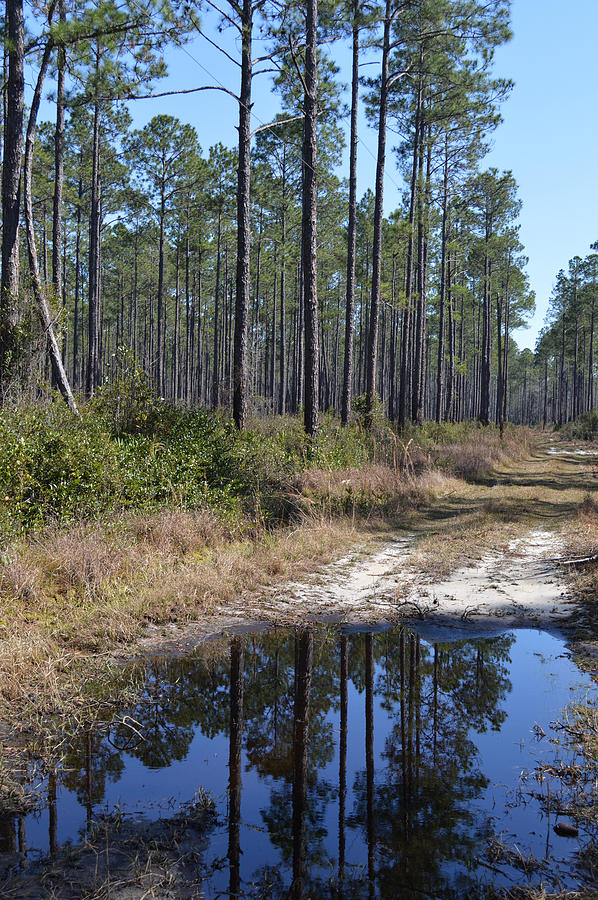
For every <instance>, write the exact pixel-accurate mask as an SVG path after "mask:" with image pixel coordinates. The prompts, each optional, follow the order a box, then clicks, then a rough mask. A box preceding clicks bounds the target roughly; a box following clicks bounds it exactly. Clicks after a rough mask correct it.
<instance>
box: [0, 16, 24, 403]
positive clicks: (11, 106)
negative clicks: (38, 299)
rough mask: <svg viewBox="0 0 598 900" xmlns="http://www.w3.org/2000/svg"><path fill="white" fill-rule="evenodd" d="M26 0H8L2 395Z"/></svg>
mask: <svg viewBox="0 0 598 900" xmlns="http://www.w3.org/2000/svg"><path fill="white" fill-rule="evenodd" d="M24 30H25V25H24V18H23V0H6V38H7V42H8V43H9V50H8V81H7V84H6V95H5V96H6V107H5V111H6V113H5V120H4V148H3V156H2V274H1V277H0V397H1V396H3V395H4V393H5V391H6V388H7V386H8V384H7V382H8V376H9V370H10V368H11V367H12V365H13V363H14V360H13V351H14V329H15V327H16V324H17V308H18V296H19V217H20V207H21V166H22V157H23V110H24V91H25V79H24V74H23V59H24Z"/></svg>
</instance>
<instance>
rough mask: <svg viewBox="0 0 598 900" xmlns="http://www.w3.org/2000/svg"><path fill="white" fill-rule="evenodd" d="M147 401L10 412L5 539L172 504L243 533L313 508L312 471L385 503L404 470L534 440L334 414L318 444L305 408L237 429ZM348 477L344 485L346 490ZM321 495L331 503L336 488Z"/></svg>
mask: <svg viewBox="0 0 598 900" xmlns="http://www.w3.org/2000/svg"><path fill="white" fill-rule="evenodd" d="M144 403H145V406H142V409H144V410H145V412H143V414H142V412H141V410H140V409H139V408H137V407H134V409H135V410H136V414H135V416H133V415H132V413H131V412H129V414H128V415H127V416H124V414H123V411H122V409H121V405H122V400H121V398H114V397H111V396H110V395H109V396H104V395H102V394H100V396H99V398H98V399H97V400H95V401H94V402H93V403H91V404H89V405H87V406H84V407H83V409H82V416H81V419H80V420H78V419H76V418H74V417H73V416H72V415H71V414H70V413H69V411H68V410H67V409H66V408H65V407H64V405H63V404H61V403H54V404H50V405H47V406H43V407H32V406H30V407H26V408H20V409H16V410H7V409H5V410H3V411H2V412H1V413H0V539H2V540H3V542H7V541H8V540H10V539H11V538H14V537H16V536H18V535H22V534H25V533H31V532H32V531H38V530H39V529H40V528H44V527H47V526H48V525H54V526H64V525H72V524H73V523H77V522H81V521H86V520H93V519H97V518H99V517H102V518H104V517H106V516H109V517H114V516H118V515H121V514H122V513H123V512H126V511H130V512H141V511H142V512H146V513H151V512H153V511H156V510H160V509H164V508H167V507H171V508H172V507H174V508H178V509H185V510H206V509H210V510H215V511H216V512H217V514H218V516H219V518H220V519H221V520H222V521H223V522H224V523H226V525H227V527H228V528H229V529H232V530H236V531H237V532H238V533H241V532H243V531H246V529H247V528H253V527H255V525H256V523H257V524H259V525H260V526H262V525H266V526H268V525H270V524H276V523H278V522H280V521H281V520H283V521H285V520H286V521H288V520H289V519H290V518H292V516H293V513H296V512H297V511H300V512H305V503H303V502H299V503H297V500H298V497H297V487H298V486H299V488H300V490H301V485H302V484H303V483H306V484H308V483H310V477H311V479H312V481H314V482H317V483H318V484H319V485H320V486H321V487H322V486H324V488H325V483H326V479H328V478H330V480H331V481H332V482H334V485H335V487H334V494H335V506H336V507H338V506H340V508H341V511H342V510H343V509H345V508H347V507H352V506H353V505H354V504H355V503H357V505H358V506H363V504H364V502H365V503H366V504H367V503H368V502H370V501H371V499H373V500H374V502H378V500H379V499H380V498H382V500H383V502H386V500H387V499H388V495H389V494H393V493H394V492H395V491H396V487H397V477H398V476H400V477H401V478H402V477H404V476H410V475H414V474H421V473H422V472H423V471H426V470H430V469H440V470H441V471H442V472H444V473H446V474H448V475H453V476H456V477H459V478H465V479H475V478H479V477H482V476H484V475H487V474H488V472H489V471H490V470H491V469H492V467H493V466H494V465H496V464H497V462H499V461H500V459H502V458H504V457H505V456H509V457H514V456H517V455H521V454H522V453H524V452H526V451H527V449H528V448H529V433H528V432H526V430H525V429H512V430H507V432H506V436H505V438H504V439H503V440H501V438H500V436H499V434H498V431H497V430H495V429H492V428H490V429H482V428H480V427H479V426H477V425H475V424H471V423H469V424H463V425H443V426H431V425H426V426H424V427H423V428H422V429H418V430H413V431H410V432H407V433H405V434H403V435H401V436H399V435H397V434H396V432H395V431H393V429H392V428H391V427H390V426H389V425H388V424H387V423H384V422H381V423H379V424H378V425H377V427H376V429H375V431H374V432H373V433H369V432H367V431H366V430H364V429H363V428H362V427H361V425H360V424H359V422H356V423H355V424H353V425H351V426H350V427H349V428H342V427H341V426H340V423H339V421H338V420H337V419H334V418H332V417H323V418H322V424H321V428H320V432H319V435H318V439H317V441H316V442H312V441H310V439H309V438H308V437H307V436H306V435H305V433H304V431H303V427H302V423H301V421H300V419H299V418H298V417H295V418H292V417H286V418H284V419H282V418H276V419H265V420H256V421H254V422H252V423H251V424H250V427H249V428H247V429H246V430H245V431H244V432H242V433H239V432H237V431H236V430H235V428H234V426H233V424H232V422H231V420H230V419H228V418H227V417H225V416H224V415H221V414H214V413H208V412H206V411H204V410H198V409H189V408H186V407H174V406H171V405H167V404H161V403H159V402H157V401H154V400H144ZM368 467H373V468H372V469H371V470H370V471H369V474H367V475H365V476H364V472H366V471H367V470H368ZM385 470H389V471H385ZM306 473H310V475H309V476H308V475H306ZM340 473H342V474H340ZM339 485H344V486H345V487H346V491H345V494H346V496H345V497H344V498H342V499H341V498H340V494H341V493H342V491H340V489H339ZM320 495H321V499H322V500H323V501H324V502H328V501H329V500H330V491H329V490H328V489H327V488H325V489H323V490H321V491H320ZM309 499H310V501H312V502H313V501H314V491H313V489H311V488H310V491H309Z"/></svg>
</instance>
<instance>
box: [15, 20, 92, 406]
mask: <svg viewBox="0 0 598 900" xmlns="http://www.w3.org/2000/svg"><path fill="white" fill-rule="evenodd" d="M53 9H54V5H51V6H50V9H49V12H48V19H49V21H51V17H52V12H53ZM51 51H52V42H51V40H49V41H48V43H47V44H46V46H45V49H44V54H43V57H42V61H41V64H40V69H39V74H38V76H37V83H36V85H35V91H34V93H33V99H32V101H31V110H30V113H29V122H28V125H27V137H26V141H25V168H24V176H25V177H24V184H23V194H24V200H25V225H26V230H27V248H28V252H29V271H30V274H31V283H32V287H33V296H34V299H35V304H36V306H37V310H38V313H39V317H40V319H41V323H42V328H43V329H44V331H45V333H46V335H47V339H48V346H49V351H50V359H51V362H52V370H53V373H54V378H55V379H56V383H57V385H58V388H59V390H60V393H61V394H62V396H63V397H64V399H65V401H66V403H67V404H68V406H69V408H70V409H71V410H72V412H73V413H75V415H79V412H78V410H77V405H76V403H75V400H74V398H73V395H72V392H71V387H70V384H69V381H68V378H67V376H66V372H65V371H64V366H63V364H62V357H61V354H60V348H59V346H58V341H57V340H56V335H55V333H54V324H53V322H52V316H51V313H50V309H49V306H48V302H47V300H46V297H45V294H44V288H43V285H42V282H41V278H40V274H39V266H38V261H37V249H36V245H35V228H34V222H33V201H32V173H33V147H34V144H35V127H36V122H37V114H38V111H39V104H40V100H41V95H42V90H43V86H44V80H45V77H46V71H47V68H48V63H49V61H50V54H51Z"/></svg>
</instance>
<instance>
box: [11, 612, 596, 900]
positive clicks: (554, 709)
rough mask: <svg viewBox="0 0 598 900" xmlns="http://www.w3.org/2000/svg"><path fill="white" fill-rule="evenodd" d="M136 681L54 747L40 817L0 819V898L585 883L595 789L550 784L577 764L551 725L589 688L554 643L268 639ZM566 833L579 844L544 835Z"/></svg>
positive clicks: (418, 637) (353, 894) (360, 893)
mask: <svg viewBox="0 0 598 900" xmlns="http://www.w3.org/2000/svg"><path fill="white" fill-rule="evenodd" d="M446 634H450V635H451V636H452V637H453V638H455V637H458V638H460V640H451V641H448V640H447V639H446ZM142 675H143V679H144V685H145V687H144V689H143V696H142V697H141V699H140V700H139V702H137V703H135V705H133V706H131V707H130V708H128V709H123V710H122V711H121V713H120V714H119V715H118V716H113V718H112V719H111V721H100V720H97V721H95V722H90V723H88V725H87V726H86V728H85V729H84V730H83V731H82V732H81V733H79V734H77V736H76V737H75V738H74V739H70V740H69V739H68V736H66V739H65V745H64V747H65V751H64V756H63V758H62V760H61V762H60V764H59V765H57V766H56V767H54V768H52V770H51V771H50V772H46V774H45V777H44V779H43V781H42V782H41V783H38V784H37V788H38V791H39V803H38V806H37V808H36V809H35V810H34V811H33V812H31V813H30V814H29V815H27V816H22V817H17V816H10V815H6V814H5V815H4V818H3V820H2V824H1V836H0V852H1V854H2V861H3V867H4V876H3V880H2V881H0V895H2V896H6V897H19V898H24V900H25V898H33V897H50V896H52V897H57V898H75V897H84V896H89V895H92V896H102V897H104V896H106V897H107V896H110V897H111V898H112V900H132V898H141V897H146V896H152V897H162V898H166V897H177V898H179V897H198V898H199V897H202V898H217V897H229V898H233V897H235V898H237V897H251V898H258V897H259V898H283V897H284V898H286V897H289V896H293V897H304V898H316V897H317V898H325V897H330V898H332V897H335V898H336V897H340V896H342V897H347V898H361V897H372V898H374V897H375V898H389V900H390V898H396V897H399V896H400V897H407V898H410V897H422V896H425V897H457V896H458V897H467V896H471V897H479V896H482V895H483V891H484V890H485V888H486V887H487V886H488V885H493V886H494V887H501V886H504V887H513V885H525V884H528V883H529V884H539V883H543V884H544V885H545V886H547V887H550V888H553V889H557V888H558V889H560V888H563V887H574V886H577V885H583V884H590V883H591V879H592V877H593V876H592V865H591V860H592V859H595V853H596V849H595V848H596V833H595V828H594V826H592V825H591V824H588V822H587V821H586V820H585V819H583V818H576V816H575V815H574V809H575V808H577V807H575V808H574V807H573V806H572V792H573V793H575V794H576V797H577V800H578V801H579V800H580V798H581V799H584V797H586V795H588V797H589V796H590V795H591V792H592V790H593V789H595V788H594V787H593V785H592V783H591V781H590V782H589V783H588V782H586V781H585V780H583V779H575V778H573V776H571V778H570V779H569V780H567V779H566V778H564V777H563V776H562V773H563V772H569V773H571V772H574V771H577V769H576V768H575V767H576V766H577V765H578V763H579V759H577V758H576V756H575V753H574V752H573V751H571V750H570V749H568V748H567V746H565V745H564V744H563V742H562V732H561V731H560V730H559V728H558V727H556V726H555V725H554V724H553V723H555V722H556V721H557V719H559V717H561V716H562V713H563V709H564V708H565V707H567V706H569V705H570V704H572V703H574V702H575V701H581V702H587V701H588V697H589V696H593V687H592V683H591V681H590V678H589V676H587V675H585V674H582V673H581V672H579V671H578V670H577V669H576V668H575V666H574V665H573V663H572V662H571V660H570V659H569V657H568V656H567V653H566V650H565V644H564V639H563V638H562V637H560V636H559V635H558V634H555V633H548V632H546V631H538V630H530V629H520V630H509V631H506V632H504V633H502V634H499V635H494V636H492V637H476V638H474V637H471V636H470V633H469V632H468V630H467V625H466V624H465V623H463V624H462V626H461V631H458V630H457V629H456V628H455V627H454V626H453V628H452V629H450V630H448V631H443V629H442V628H438V627H437V626H428V625H427V624H426V623H425V622H423V623H422V624H421V626H418V627H417V630H413V629H409V628H407V627H402V626H401V627H394V628H389V629H387V630H382V629H380V630H378V631H375V632H374V631H371V630H370V631H367V630H363V627H362V626H355V627H354V628H351V629H346V630H345V631H342V630H337V629H332V628H322V627H318V628H313V629H312V628H301V629H296V630H291V629H272V630H270V631H268V632H264V633H261V634H252V635H244V636H235V637H232V638H229V639H225V640H221V641H219V642H216V643H212V644H210V645H208V646H206V647H204V648H203V649H200V650H198V651H196V652H194V653H192V654H191V655H189V656H187V657H185V658H178V659H172V658H170V659H165V660H159V659H157V660H154V661H152V662H151V663H149V664H145V666H144V669H143V672H142ZM559 773H560V775H559ZM522 774H523V775H524V777H523V778H522ZM525 776H527V777H525ZM586 799H587V797H586ZM562 822H566V823H568V824H569V825H572V826H573V827H574V828H575V829H576V830H577V832H578V834H577V836H576V837H573V838H570V837H569V838H567V837H561V836H559V835H557V834H556V833H555V831H554V827H555V825H557V824H558V823H562ZM588 860H590V862H588ZM15 878H16V881H15V880H14V879H15ZM4 879H8V880H4ZM11 879H12V880H11ZM94 891H95V892H96V893H93V892H94Z"/></svg>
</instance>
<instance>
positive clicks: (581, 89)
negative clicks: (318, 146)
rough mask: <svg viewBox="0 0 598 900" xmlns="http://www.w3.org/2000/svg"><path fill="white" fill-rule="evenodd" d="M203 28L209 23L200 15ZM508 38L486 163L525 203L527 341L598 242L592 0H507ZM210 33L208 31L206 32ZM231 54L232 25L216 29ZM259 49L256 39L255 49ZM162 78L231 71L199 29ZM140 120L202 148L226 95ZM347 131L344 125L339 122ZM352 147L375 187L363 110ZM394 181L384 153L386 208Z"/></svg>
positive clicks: (342, 53) (182, 101) (393, 198)
mask: <svg viewBox="0 0 598 900" xmlns="http://www.w3.org/2000/svg"><path fill="white" fill-rule="evenodd" d="M203 21H204V24H205V25H208V24H210V25H212V24H213V25H215V20H210V17H209V16H206V15H205V14H204V15H203ZM512 23H513V31H514V37H513V40H512V41H511V42H510V43H509V44H508V45H505V46H504V47H501V48H499V50H498V51H497V55H496V67H495V71H496V74H497V75H501V76H504V77H509V78H511V79H513V80H514V81H515V88H514V90H513V93H512V95H511V97H510V98H509V100H508V101H507V102H506V103H505V104H504V106H503V109H502V114H503V118H504V121H503V123H502V124H501V126H500V127H499V129H498V131H497V132H496V134H495V135H494V139H493V148H492V150H491V152H490V154H489V156H488V159H487V165H492V166H496V167H497V168H499V169H511V170H512V172H513V174H514V176H515V178H516V180H517V182H518V183H519V188H520V197H521V199H522V200H523V209H522V213H521V239H522V243H523V244H524V245H525V248H526V252H527V255H528V257H529V265H528V273H529V277H530V283H531V287H532V289H533V290H534V291H535V293H536V304H537V311H536V314H535V316H534V318H533V319H532V320H531V322H530V327H529V328H528V329H525V330H522V331H520V332H519V333H518V334H517V335H516V338H517V340H518V343H519V344H520V346H528V347H533V346H534V344H535V340H536V336H537V333H538V331H539V329H540V328H541V327H542V323H543V321H544V316H545V313H546V307H547V303H548V299H549V297H550V293H551V290H552V286H553V283H554V280H555V276H556V273H557V271H558V270H559V269H560V268H564V267H566V265H567V262H568V260H569V259H570V258H571V257H572V256H574V255H576V254H579V255H580V256H584V255H585V254H587V253H588V252H589V249H590V244H591V243H592V242H593V241H595V240H598V216H597V210H598V172H597V165H598V154H597V148H598V115H597V108H598V63H597V61H596V59H597V58H596V41H597V39H598V0H569V2H568V3H564V2H563V0H513V2H512ZM214 32H215V29H214V31H211V33H214ZM218 37H219V40H224V41H225V42H226V45H227V46H228V48H229V49H230V50H231V51H232V52H233V54H234V55H237V54H236V51H235V36H234V32H232V31H230V30H229V31H228V32H225V33H224V34H223V35H220V36H218ZM258 52H259V44H256V47H255V55H257V54H258ZM334 55H335V60H336V62H337V63H338V65H339V66H340V68H341V72H340V76H339V77H340V79H341V80H343V81H345V82H347V83H348V81H349V78H350V53H349V47H348V44H347V46H346V47H345V48H342V47H338V48H335V54H334ZM167 62H168V65H169V71H170V74H169V77H168V78H167V79H166V80H164V81H161V82H160V83H159V85H158V86H157V88H156V89H157V90H168V89H180V88H183V87H196V86H198V85H202V84H210V83H214V82H218V83H221V84H223V85H224V86H226V87H228V88H230V89H231V90H235V91H236V90H237V89H238V80H239V74H238V69H237V68H236V67H235V66H234V65H233V64H232V63H230V62H228V61H227V60H226V59H224V58H223V57H222V55H221V54H220V53H219V52H218V51H217V50H216V49H214V48H213V47H211V46H210V45H209V44H208V43H207V42H206V41H204V40H203V39H202V38H200V37H199V36H196V37H195V39H194V40H193V41H192V42H190V43H189V44H188V45H187V46H186V47H185V48H184V49H177V50H172V51H170V52H169V55H168V58H167ZM254 100H255V103H254V109H253V112H254V117H255V126H257V125H259V124H261V123H264V122H268V121H270V120H271V119H272V118H273V116H274V115H275V114H276V112H277V111H278V109H279V100H278V97H277V96H276V95H275V94H273V93H272V92H271V89H270V78H269V76H268V75H264V76H261V77H259V78H257V79H255V82H254ZM131 112H132V113H133V116H134V120H135V124H136V126H137V127H141V126H142V125H143V124H144V123H145V122H146V121H148V120H149V119H150V118H151V117H152V116H153V115H156V114H157V113H159V112H167V113H170V114H172V115H175V116H178V117H179V118H180V119H181V120H183V121H186V122H190V123H191V124H192V125H194V126H195V128H196V130H197V132H198V135H199V139H200V142H201V144H202V147H203V148H204V151H207V149H208V148H209V147H210V145H212V144H214V143H216V142H217V141H222V142H223V143H224V144H227V145H232V144H233V143H235V142H236V129H235V123H236V120H237V110H236V104H235V102H234V100H232V99H231V98H229V97H227V96H226V95H225V94H223V93H221V92H210V91H205V92H201V93H198V94H190V95H186V96H183V97H169V98H165V99H162V100H158V99H156V100H148V101H138V102H137V103H135V104H132V106H131ZM345 125H346V127H347V130H348V122H346V123H345ZM360 137H361V144H360V147H359V184H358V188H359V191H360V193H362V192H363V191H364V190H366V189H367V188H368V187H372V186H373V181H374V169H375V158H374V156H375V149H376V133H375V131H374V130H372V129H370V128H369V127H368V125H367V123H366V122H365V118H364V116H363V115H362V117H361V122H360ZM401 184H402V182H401V178H400V176H399V175H398V173H397V172H396V171H395V169H394V159H393V158H392V156H391V155H390V154H389V160H388V165H387V178H386V184H385V208H386V211H387V212H388V211H390V210H391V209H393V208H394V207H395V206H396V205H397V203H398V199H399V187H400V186H401Z"/></svg>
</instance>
